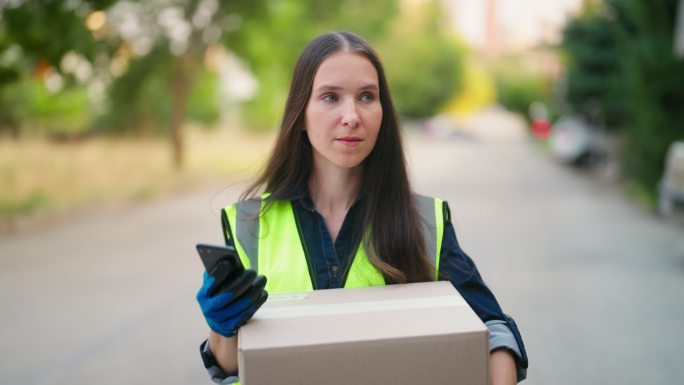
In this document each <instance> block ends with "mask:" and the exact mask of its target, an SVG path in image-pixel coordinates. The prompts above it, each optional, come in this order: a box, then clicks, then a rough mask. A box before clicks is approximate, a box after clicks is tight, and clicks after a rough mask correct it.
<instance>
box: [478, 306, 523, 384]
mask: <svg viewBox="0 0 684 385" xmlns="http://www.w3.org/2000/svg"><path fill="white" fill-rule="evenodd" d="M485 325H486V326H487V329H489V351H490V352H493V351H495V350H497V349H502V348H503V349H508V350H510V351H511V352H513V354H515V356H516V360H515V365H516V369H517V370H516V372H517V381H518V382H520V381H522V380H524V379H525V378H527V367H526V366H523V362H525V361H526V357H525V355H524V354H523V353H522V351H521V349H520V346H518V341H517V339H516V338H515V335H514V334H513V332H512V331H511V328H509V327H508V323H507V322H506V321H503V320H491V321H487V322H485Z"/></svg>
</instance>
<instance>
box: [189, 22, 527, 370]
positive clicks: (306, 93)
mask: <svg viewBox="0 0 684 385" xmlns="http://www.w3.org/2000/svg"><path fill="white" fill-rule="evenodd" d="M262 188H263V190H264V191H266V192H267V193H266V194H263V195H262V196H261V197H260V198H253V197H254V196H255V195H256V192H257V191H259V190H261V189H262ZM246 198H252V199H246ZM223 226H224V234H225V237H226V243H227V244H230V245H234V246H235V247H236V249H237V250H238V253H239V254H240V258H241V259H242V261H243V264H244V265H245V267H246V268H247V270H245V271H243V272H240V273H237V272H235V273H234V274H231V276H229V278H228V279H226V280H225V281H224V282H215V279H214V278H213V277H212V276H209V275H207V274H205V280H204V284H203V286H202V288H201V289H200V291H199V292H198V294H197V299H198V301H199V303H200V307H201V308H202V311H203V314H204V315H205V318H206V320H207V323H208V324H209V326H210V328H211V329H212V331H211V333H210V337H209V339H208V341H206V342H205V343H204V344H203V345H202V347H201V351H202V357H203V359H204V362H205V366H206V367H207V368H208V369H209V372H210V374H211V376H212V378H213V379H214V380H215V381H216V382H218V383H230V382H234V381H237V377H236V376H237V353H236V352H237V341H236V340H237V339H236V337H235V335H236V333H237V329H238V328H239V327H240V326H241V325H242V324H244V323H245V322H247V320H249V318H251V316H252V315H253V314H254V312H255V311H256V310H257V309H258V308H259V306H261V304H262V303H263V302H264V301H265V300H266V296H267V294H266V291H269V292H272V293H273V292H292V291H306V290H312V289H327V288H339V287H355V286H356V287H358V286H372V285H383V284H391V283H408V282H421V281H431V280H435V279H436V278H437V277H439V279H448V280H449V281H451V282H452V284H453V285H454V286H455V287H456V289H457V290H459V292H460V293H461V295H462V296H463V297H464V298H465V299H466V301H468V303H469V304H470V306H471V307H472V308H473V310H474V311H475V312H476V313H477V314H478V316H479V317H480V318H481V319H482V321H483V322H485V324H486V325H487V326H488V328H489V330H490V351H491V356H490V379H491V382H492V383H493V384H514V383H515V382H516V379H517V380H522V379H524V378H525V373H526V368H527V356H526V353H525V350H524V347H523V344H522V339H521V338H520V334H519V332H518V329H517V326H516V325H515V322H514V321H513V320H512V319H511V318H509V317H508V316H506V315H505V314H504V313H503V312H502V311H501V308H500V307H499V305H498V303H497V301H496V299H495V298H494V296H493V295H492V293H491V292H490V291H489V289H488V288H487V287H486V285H485V284H484V282H483V281H482V279H481V277H480V275H479V273H478V271H477V268H476V267H475V265H474V264H473V262H472V260H471V259H470V258H469V257H468V256H467V255H466V254H465V253H464V252H463V251H462V250H461V249H460V247H459V245H458V242H457V240H456V235H455V233H454V229H453V226H452V225H451V221H450V213H449V209H448V206H447V204H446V202H443V201H441V200H438V199H433V198H427V197H419V196H416V195H414V194H412V191H411V188H410V185H409V181H408V176H407V172H406V165H405V160H404V154H403V150H402V141H401V132H400V130H399V125H398V122H397V118H396V115H395V112H394V107H393V105H392V101H391V98H390V94H389V89H388V86H387V81H386V79H385V75H384V71H383V68H382V65H381V63H380V61H379V59H378V57H377V55H376V54H375V52H374V51H373V49H372V48H371V47H370V46H369V45H368V43H367V42H365V41H364V40H363V39H362V38H360V37H359V36H356V35H354V34H352V33H349V32H335V33H327V34H324V35H322V36H319V37H318V38H316V39H314V40H313V41H312V42H311V43H309V45H308V46H307V47H306V48H305V49H304V51H303V52H302V54H301V55H300V57H299V60H298V61H297V64H296V66H295V70H294V75H293V79H292V85H291V88H290V93H289V96H288V100H287V104H286V107H285V113H284V117H283V121H282V124H281V130H280V134H279V136H278V139H277V141H276V145H275V148H274V150H273V153H272V155H271V157H270V159H269V161H268V163H267V166H266V168H265V170H264V172H263V174H262V175H261V177H260V178H258V179H257V181H256V182H255V183H254V184H253V185H252V186H251V187H250V188H249V189H248V190H247V191H246V193H245V194H244V195H243V200H242V201H241V202H240V203H238V204H236V205H231V206H228V207H227V208H226V209H224V211H223ZM255 270H258V272H259V273H260V274H263V275H257V273H256V272H255ZM264 276H265V277H268V282H267V281H266V278H265V277H264ZM217 292H218V294H217Z"/></svg>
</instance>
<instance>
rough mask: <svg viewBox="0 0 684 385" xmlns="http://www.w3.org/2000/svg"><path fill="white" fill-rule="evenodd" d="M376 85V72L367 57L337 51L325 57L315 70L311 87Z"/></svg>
mask: <svg viewBox="0 0 684 385" xmlns="http://www.w3.org/2000/svg"><path fill="white" fill-rule="evenodd" d="M372 85H374V86H375V87H376V88H377V86H378V73H377V71H376V70H375V67H374V66H373V63H371V61H370V60H368V58H367V57H365V56H364V55H362V54H358V53H350V52H338V53H335V54H333V55H331V56H329V57H327V58H326V59H325V60H323V62H322V63H321V65H320V66H319V67H318V71H316V76H315V77H314V82H313V88H314V89H317V88H321V87H327V88H334V87H344V88H346V87H367V86H372Z"/></svg>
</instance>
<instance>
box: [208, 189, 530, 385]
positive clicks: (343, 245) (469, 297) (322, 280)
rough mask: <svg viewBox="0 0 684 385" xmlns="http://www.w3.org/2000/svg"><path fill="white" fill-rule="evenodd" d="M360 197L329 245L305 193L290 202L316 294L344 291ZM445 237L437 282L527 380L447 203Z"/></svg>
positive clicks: (512, 337) (506, 321)
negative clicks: (449, 288)
mask: <svg viewBox="0 0 684 385" xmlns="http://www.w3.org/2000/svg"><path fill="white" fill-rule="evenodd" d="M362 200H363V196H360V197H359V198H357V200H356V201H355V202H354V204H353V205H352V207H351V208H350V209H349V211H348V212H347V215H346V216H345V218H344V222H343V223H342V227H341V228H340V231H339V233H338V234H337V239H336V240H335V241H334V242H333V240H332V237H331V235H330V232H329V231H328V228H327V226H326V224H325V220H324V219H323V216H321V214H320V213H319V212H318V211H316V208H315V207H314V205H313V202H312V201H311V198H310V197H309V195H308V193H306V192H304V193H300V194H298V196H295V197H293V198H292V199H291V202H292V207H293V210H294V215H295V219H296V220H297V222H298V223H297V224H298V226H299V228H300V234H301V236H302V241H303V242H302V246H303V247H304V250H305V255H306V256H307V259H308V260H309V261H308V262H309V269H310V271H309V273H310V275H311V277H315V279H313V280H312V284H313V287H314V289H315V290H318V289H333V288H341V287H344V283H345V281H346V277H347V274H348V272H349V267H350V266H351V262H352V259H353V258H354V256H355V254H356V250H357V248H358V246H359V243H360V241H361V236H362V234H363V231H362V227H361V225H362V221H363V218H362V209H361V208H360V206H362V204H360V202H362ZM443 212H444V220H445V224H444V235H443V238H442V248H441V250H440V264H439V279H440V280H448V281H450V282H451V284H452V285H454V287H455V288H456V290H458V292H459V293H460V294H461V296H462V297H463V298H464V299H465V300H466V302H468V304H469V305H470V307H471V308H472V309H473V311H475V313H476V314H477V315H478V317H479V318H480V319H481V320H482V322H484V323H485V325H486V326H487V328H488V329H489V350H490V352H491V351H494V350H497V349H502V348H503V349H508V350H510V351H511V352H512V353H513V356H514V357H515V361H516V366H517V377H518V381H522V380H523V379H525V378H526V376H527V365H528V361H527V353H526V352H525V347H524V344H523V341H522V337H521V336H520V332H519V330H518V327H517V325H516V324H515V321H514V320H513V319H512V318H511V317H509V316H508V315H506V314H505V313H504V312H503V311H502V310H501V307H500V306H499V303H498V302H497V300H496V298H495V297H494V295H493V294H492V292H491V291H490V290H489V288H488V287H487V285H486V284H485V283H484V281H483V280H482V277H481V276H480V273H479V272H478V270H477V267H476V266H475V263H474V262H473V260H472V259H471V258H470V257H469V256H468V255H467V254H466V253H465V252H464V251H463V250H462V249H461V247H460V246H459V244H458V240H457V239H456V232H455V231H454V227H453V225H452V223H451V214H450V211H449V206H448V204H447V203H446V202H444V205H443ZM223 215H224V218H223V220H222V222H223V226H224V236H225V241H226V244H228V245H232V244H233V240H232V239H230V238H229V237H228V234H233V233H232V232H231V231H230V228H229V227H230V225H229V223H228V221H227V220H226V218H225V213H224V214H223ZM201 350H202V351H203V352H204V353H205V354H209V353H210V351H209V347H208V344H207V343H206V342H205V343H203V344H202V346H201ZM217 369H218V368H217V367H211V368H208V370H209V374H210V376H211V377H212V379H213V380H214V381H215V382H216V383H218V384H228V383H232V382H235V381H237V377H236V376H234V375H233V376H230V375H227V374H225V373H223V372H222V371H220V369H218V370H217Z"/></svg>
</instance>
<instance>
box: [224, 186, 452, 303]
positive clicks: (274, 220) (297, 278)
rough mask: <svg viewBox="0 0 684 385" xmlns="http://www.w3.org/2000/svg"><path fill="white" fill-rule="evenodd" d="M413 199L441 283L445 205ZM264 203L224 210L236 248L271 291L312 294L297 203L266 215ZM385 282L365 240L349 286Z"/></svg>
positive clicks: (279, 203)
mask: <svg viewBox="0 0 684 385" xmlns="http://www.w3.org/2000/svg"><path fill="white" fill-rule="evenodd" d="M264 198H265V196H262V199H264ZM414 199H415V205H416V210H417V212H418V215H419V217H420V228H421V233H422V235H423V239H425V245H426V254H427V258H428V260H429V262H430V264H432V265H433V266H434V267H435V280H436V279H437V277H438V275H439V257H440V255H439V254H440V251H441V248H442V236H443V232H444V215H443V211H442V207H443V201H442V200H441V199H435V198H430V197H425V196H421V195H414ZM261 201H262V200H261V199H251V200H248V201H242V202H239V203H237V204H236V205H231V206H228V207H226V209H225V210H226V213H227V214H228V215H227V218H228V220H229V222H230V228H231V229H235V235H236V237H234V238H235V244H236V249H237V250H238V253H239V254H240V258H241V259H242V261H243V264H245V266H247V267H248V268H249V267H251V268H252V269H255V270H257V271H258V272H259V274H263V275H265V276H266V277H267V278H268V283H267V286H266V290H268V291H269V292H271V293H287V292H301V291H310V290H313V285H312V277H310V275H309V269H308V261H307V260H306V256H305V253H304V246H303V245H302V242H303V241H302V238H301V237H300V235H299V231H298V229H297V224H296V221H295V217H294V212H293V207H292V204H291V203H290V202H289V201H277V202H274V203H272V205H271V207H269V209H268V210H266V211H265V212H263V213H262V212H260V209H261V204H260V202H261ZM274 229H277V231H276V230H274ZM384 284H385V279H384V277H383V276H382V273H381V272H380V270H378V268H376V267H375V266H374V265H373V264H372V263H371V262H370V261H369V260H368V256H367V255H366V252H365V249H364V247H363V242H362V244H361V245H359V247H358V249H357V251H356V255H355V256H354V259H353V260H352V265H351V267H350V269H349V274H348V275H347V280H346V281H345V284H344V287H367V286H379V285H384Z"/></svg>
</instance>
